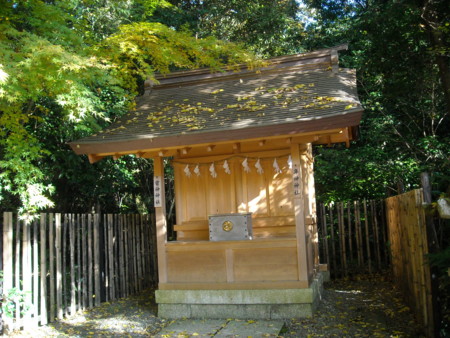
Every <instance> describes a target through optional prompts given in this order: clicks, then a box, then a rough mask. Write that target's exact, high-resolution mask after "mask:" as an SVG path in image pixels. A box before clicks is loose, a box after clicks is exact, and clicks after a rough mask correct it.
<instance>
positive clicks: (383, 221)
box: [381, 201, 391, 266]
mask: <svg viewBox="0 0 450 338" xmlns="http://www.w3.org/2000/svg"><path fill="white" fill-rule="evenodd" d="M385 203H386V201H381V215H382V217H381V239H382V241H383V243H384V245H383V253H384V264H385V265H386V266H387V265H390V263H391V260H390V258H389V257H390V253H389V248H388V247H387V243H388V231H389V230H388V224H387V222H386V219H387V213H386V208H385Z"/></svg>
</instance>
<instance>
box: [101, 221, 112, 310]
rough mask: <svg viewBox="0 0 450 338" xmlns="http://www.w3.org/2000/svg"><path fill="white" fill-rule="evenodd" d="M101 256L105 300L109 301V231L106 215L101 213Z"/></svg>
mask: <svg viewBox="0 0 450 338" xmlns="http://www.w3.org/2000/svg"><path fill="white" fill-rule="evenodd" d="M103 239H104V240H103V247H104V249H103V250H102V251H103V256H104V262H105V265H104V270H103V271H104V276H105V281H104V287H105V301H106V302H107V301H109V293H110V291H111V284H110V271H109V233H108V215H103Z"/></svg>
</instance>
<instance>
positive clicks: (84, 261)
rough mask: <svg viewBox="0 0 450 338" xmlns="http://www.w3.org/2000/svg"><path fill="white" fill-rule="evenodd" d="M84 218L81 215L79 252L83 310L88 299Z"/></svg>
mask: <svg viewBox="0 0 450 338" xmlns="http://www.w3.org/2000/svg"><path fill="white" fill-rule="evenodd" d="M86 218H87V215H85V214H82V215H81V251H82V259H83V278H82V280H81V283H82V289H83V297H82V300H81V309H82V310H85V309H86V308H87V303H88V302H87V297H88V253H87V244H86V241H87V231H86Z"/></svg>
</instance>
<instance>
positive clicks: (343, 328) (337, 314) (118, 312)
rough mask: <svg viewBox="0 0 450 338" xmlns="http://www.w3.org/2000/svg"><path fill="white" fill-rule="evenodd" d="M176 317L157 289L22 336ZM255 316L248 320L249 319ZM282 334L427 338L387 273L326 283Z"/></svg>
mask: <svg viewBox="0 0 450 338" xmlns="http://www.w3.org/2000/svg"><path fill="white" fill-rule="evenodd" d="M171 322H172V321H165V320H162V319H159V318H157V317H156V304H155V301H154V290H151V289H150V290H146V291H144V292H142V293H141V294H139V295H137V296H132V297H129V298H127V299H121V300H118V301H111V302H109V303H103V304H102V305H101V306H99V307H97V308H94V309H91V310H88V311H84V312H80V313H79V314H77V315H75V316H73V317H70V318H66V319H64V320H61V321H57V322H53V323H50V324H49V325H48V326H45V327H39V328H36V329H35V330H32V331H28V332H16V333H15V336H23V337H29V336H33V337H35V338H36V337H49V336H60V337H62V336H69V337H98V336H125V337H126V336H129V337H151V336H154V335H156V334H157V333H158V332H159V331H160V330H161V328H162V327H164V326H166V325H168V324H169V323H171ZM254 322H255V321H254V320H247V323H248V324H251V323H254ZM280 337H284V338H294V337H295V338H297V337H423V335H422V332H421V329H420V327H419V325H418V324H417V323H416V321H415V320H414V317H413V315H412V314H411V311H410V309H409V308H408V307H407V306H406V304H405V302H404V301H403V299H402V297H401V295H400V293H399V292H398V290H396V289H395V288H394V287H393V284H392V282H391V281H390V280H389V277H388V275H386V274H384V275H381V274H378V275H369V276H357V277H354V278H347V279H340V280H336V281H333V282H329V283H326V284H325V290H324V291H323V293H322V301H321V303H320V304H319V307H318V309H317V311H316V313H315V314H314V316H313V317H312V318H306V319H300V318H293V319H288V320H286V325H285V327H284V328H283V330H282V332H281V334H280Z"/></svg>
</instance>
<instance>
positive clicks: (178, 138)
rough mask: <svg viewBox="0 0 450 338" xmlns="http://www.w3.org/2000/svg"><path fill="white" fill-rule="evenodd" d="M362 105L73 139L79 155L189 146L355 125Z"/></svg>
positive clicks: (75, 149)
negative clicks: (320, 113) (219, 126)
mask: <svg viewBox="0 0 450 338" xmlns="http://www.w3.org/2000/svg"><path fill="white" fill-rule="evenodd" d="M362 111H363V110H362V109H353V110H350V111H348V112H345V113H341V114H336V115H333V116H328V117H321V118H314V119H309V120H300V121H298V122H290V123H283V124H276V125H264V126H251V127H245V128H239V129H231V130H221V131H206V132H195V133H186V134H178V135H168V136H161V137H146V136H142V137H140V138H137V137H135V138H132V139H125V140H114V141H104V142H91V143H81V142H77V141H75V142H71V143H69V145H70V147H71V148H72V149H73V151H74V152H75V153H76V154H78V155H94V154H103V155H102V156H107V155H108V154H109V155H111V154H116V153H129V154H133V153H138V152H140V151H142V150H145V151H149V150H152V149H161V148H170V147H187V146H194V145H197V144H204V143H215V142H233V141H236V140H249V139H254V138H258V137H275V136H280V137H281V136H289V135H296V134H301V133H310V132H314V131H317V132H319V131H323V130H330V129H336V128H347V127H355V126H358V125H359V122H360V120H361V115H362Z"/></svg>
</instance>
